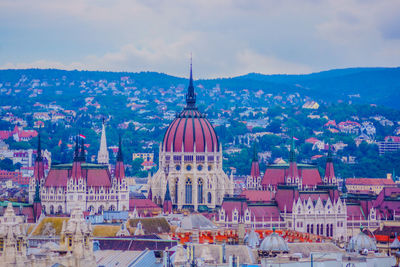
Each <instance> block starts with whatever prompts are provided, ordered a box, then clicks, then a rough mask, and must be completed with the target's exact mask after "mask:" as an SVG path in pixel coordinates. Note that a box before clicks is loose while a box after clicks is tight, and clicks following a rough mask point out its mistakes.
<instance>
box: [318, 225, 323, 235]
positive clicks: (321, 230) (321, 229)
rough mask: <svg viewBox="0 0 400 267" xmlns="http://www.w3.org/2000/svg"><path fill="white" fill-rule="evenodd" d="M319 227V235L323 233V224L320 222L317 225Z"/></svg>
mask: <svg viewBox="0 0 400 267" xmlns="http://www.w3.org/2000/svg"><path fill="white" fill-rule="evenodd" d="M319 228H320V230H319V232H320V235H323V234H324V225H323V224H322V223H321V225H320V226H319Z"/></svg>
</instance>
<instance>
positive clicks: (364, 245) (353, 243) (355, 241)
mask: <svg viewBox="0 0 400 267" xmlns="http://www.w3.org/2000/svg"><path fill="white" fill-rule="evenodd" d="M364 250H368V251H377V248H376V244H375V240H374V239H372V238H370V237H369V236H367V235H366V234H364V233H363V232H362V227H361V229H360V233H358V235H356V236H353V237H352V238H351V239H350V241H349V244H348V245H347V251H349V252H363V251H364Z"/></svg>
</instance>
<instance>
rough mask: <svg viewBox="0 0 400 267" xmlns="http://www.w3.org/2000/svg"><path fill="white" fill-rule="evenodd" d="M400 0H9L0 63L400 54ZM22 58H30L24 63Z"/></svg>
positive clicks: (291, 66)
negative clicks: (399, 24)
mask: <svg viewBox="0 0 400 267" xmlns="http://www.w3.org/2000/svg"><path fill="white" fill-rule="evenodd" d="M399 10H400V1H397V0H387V1H368V0H326V1H316V0H302V1H289V0H284V1H274V0H269V1H262V0H255V1H250V2H249V1H245V0H201V1H187V0H168V1H167V0H114V1H107V0H71V1H63V0H41V1H30V0H19V1H15V0H3V1H1V2H0V24H1V25H2V28H0V35H1V36H3V40H2V42H1V43H0V62H7V63H5V64H3V66H0V67H1V68H10V67H15V68H19V67H24V66H30V67H56V68H65V69H75V68H78V69H89V70H98V69H100V70H116V71H119V70H121V71H141V70H154V71H161V72H166V73H170V74H174V75H180V76H186V74H187V64H188V59H189V54H190V52H193V57H194V63H195V69H196V71H197V73H199V76H200V77H218V76H223V75H225V76H226V75H236V74H244V73H246V72H250V71H251V72H262V73H277V72H279V73H299V72H310V71H319V70H321V69H327V68H337V67H349V66H393V65H395V64H398V62H400V46H399V39H400V38H399V36H400V34H399V32H400V31H399V30H398V27H397V26H398V25H397V24H398V23H397V22H398V21H399V20H398V17H399V16H398V15H399ZM24 62H25V63H24Z"/></svg>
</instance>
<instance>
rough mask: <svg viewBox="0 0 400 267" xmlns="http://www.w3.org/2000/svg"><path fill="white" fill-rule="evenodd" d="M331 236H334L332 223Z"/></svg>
mask: <svg viewBox="0 0 400 267" xmlns="http://www.w3.org/2000/svg"><path fill="white" fill-rule="evenodd" d="M330 234H331V235H330V236H333V223H331V232H330Z"/></svg>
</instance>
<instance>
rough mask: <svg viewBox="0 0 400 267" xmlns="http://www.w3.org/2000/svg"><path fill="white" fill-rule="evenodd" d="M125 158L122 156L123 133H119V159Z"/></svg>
mask: <svg viewBox="0 0 400 267" xmlns="http://www.w3.org/2000/svg"><path fill="white" fill-rule="evenodd" d="M123 160H124V158H123V156H122V141H121V135H119V143H118V154H117V161H123Z"/></svg>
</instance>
